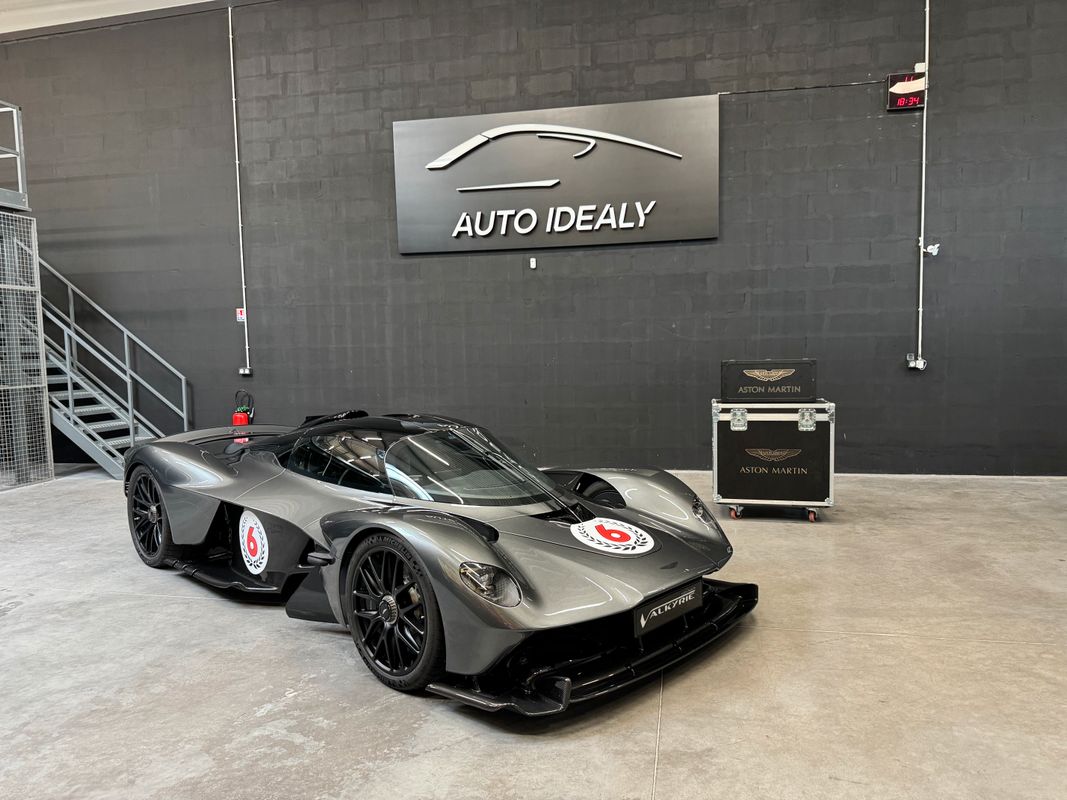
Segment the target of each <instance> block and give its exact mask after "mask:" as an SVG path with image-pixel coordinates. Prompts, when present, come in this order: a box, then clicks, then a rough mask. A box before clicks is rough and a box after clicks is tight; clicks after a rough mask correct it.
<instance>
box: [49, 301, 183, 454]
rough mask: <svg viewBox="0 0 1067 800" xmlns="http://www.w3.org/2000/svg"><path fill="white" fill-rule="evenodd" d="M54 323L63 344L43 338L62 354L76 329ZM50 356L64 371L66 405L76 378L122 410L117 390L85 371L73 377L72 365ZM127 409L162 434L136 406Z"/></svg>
mask: <svg viewBox="0 0 1067 800" xmlns="http://www.w3.org/2000/svg"><path fill="white" fill-rule="evenodd" d="M45 313H46V314H47V313H48V312H47V310H46V311H45ZM56 324H58V325H59V327H60V330H62V331H63V339H64V344H63V345H62V346H61V345H60V344H59V343H58V342H56V341H55V340H54V339H52V337H51V336H49V335H48V334H45V336H44V340H45V341H46V342H47V343H48V345H49V346H50V347H52V349H53V350H55V351H56V352H57V353H62V354H64V355H66V354H67V353H68V352H70V350H71V349H72V348H70V344H69V342H68V339H70V338H75V339H76V341H77V336H78V334H77V332H76V331H72V330H70V329H69V328H67V327H66V326H65V325H63V324H60V323H58V322H57V323H56ZM81 344H82V345H83V346H84V347H86V348H87V349H88V350H89V352H90V353H92V354H93V355H94V356H96V358H100V356H99V355H98V354H97V353H96V352H95V351H94V349H93V347H92V346H91V345H89V344H87V343H85V342H81ZM49 355H50V356H51V354H49ZM51 358H52V362H53V363H54V364H55V365H56V366H57V367H60V368H61V369H63V370H64V372H66V377H67V392H68V399H67V402H68V405H72V403H71V400H72V398H71V397H70V395H71V394H72V393H73V391H74V389H73V381H74V380H77V381H79V382H80V383H82V384H83V385H85V386H86V387H87V388H88V389H89V390H90V391H92V392H94V393H95V394H96V395H97V396H98V398H100V399H103V397H104V396H106V397H108V398H110V399H111V400H112V401H113V402H114V403H116V404H117V405H118V406H119V410H122V407H123V406H124V405H125V404H126V400H125V399H123V398H121V397H119V394H118V392H116V391H115V390H114V389H112V388H111V387H110V386H108V385H107V384H106V383H102V382H101V381H98V380H96V379H95V378H93V377H92V376H91V375H89V374H88V373H85V372H79V373H78V376H77V378H75V377H74V368H73V365H68V364H67V363H64V362H63V361H61V360H60V359H59V358H57V357H55V356H51ZM104 363H105V366H107V367H109V368H110V369H112V370H113V371H114V367H111V365H109V364H107V363H106V362H104ZM116 374H118V373H117V372H116ZM119 377H122V376H121V375H119ZM149 388H151V387H149ZM161 399H163V401H164V402H167V401H166V399H165V398H161ZM129 410H130V411H131V412H132V416H133V420H134V421H136V422H138V423H140V424H141V426H142V427H144V428H145V429H147V430H150V431H152V433H154V434H156V436H162V435H163V432H162V431H161V430H160V429H159V428H158V427H157V426H156V425H155V423H153V422H151V421H150V420H149V419H148V418H147V417H145V415H144V414H142V413H141V412H140V411H138V410H137V409H136V408H130V409H129ZM126 416H127V417H129V414H127V415H126Z"/></svg>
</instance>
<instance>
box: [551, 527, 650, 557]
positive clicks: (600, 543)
mask: <svg viewBox="0 0 1067 800" xmlns="http://www.w3.org/2000/svg"><path fill="white" fill-rule="evenodd" d="M571 534H572V535H573V536H574V538H575V539H577V540H578V541H579V542H581V543H582V544H584V545H586V546H588V547H591V548H592V549H594V550H600V551H601V552H604V553H614V554H616V555H631V556H637V555H641V554H642V553H647V552H649V551H650V550H652V549H653V548H654V547H655V546H656V542H655V541H654V540H653V539H652V536H651V535H650V534H649V533H647V532H646V531H643V530H641V529H640V528H638V527H637V526H636V525H631V524H630V523H628V522H622V521H620V520H617V519H608V518H606V517H597V518H596V519H591V520H589V521H588V522H579V523H578V524H576V525H571Z"/></svg>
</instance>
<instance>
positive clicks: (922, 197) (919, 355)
mask: <svg viewBox="0 0 1067 800" xmlns="http://www.w3.org/2000/svg"><path fill="white" fill-rule="evenodd" d="M923 59H924V61H923V75H924V77H925V78H926V95H925V98H924V102H923V132H922V138H923V142H922V173H921V177H920V179H919V304H918V306H919V307H918V327H917V331H916V342H915V359H914V361H913V362H911V361H910V360H909V362H910V363H909V366H911V365H912V363H914V365H915V366H916V367H917V368H918V369H925V367H926V361H925V360H924V359H923V283H924V281H925V278H926V113H927V108H928V107H929V105H930V0H926V37H925V46H924V53H923Z"/></svg>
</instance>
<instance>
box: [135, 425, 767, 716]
mask: <svg viewBox="0 0 1067 800" xmlns="http://www.w3.org/2000/svg"><path fill="white" fill-rule="evenodd" d="M125 487H126V496H127V509H128V517H129V523H130V531H131V535H132V538H133V545H134V548H135V549H136V551H137V555H138V556H140V558H141V560H142V561H144V563H145V564H147V565H148V566H150V567H173V568H176V569H178V570H181V571H182V572H184V573H186V574H188V575H190V576H192V577H193V578H195V579H197V580H199V581H203V582H204V583H206V584H209V585H211V586H214V587H218V588H222V589H227V590H235V591H237V592H243V593H247V594H249V595H262V596H276V597H278V598H279V602H284V604H285V609H286V612H287V613H288V615H289V616H290V617H294V618H297V619H304V620H315V621H321V622H330V623H338V624H340V625H343V626H345V627H347V628H348V629H349V630H350V631H351V634H352V638H353V640H354V641H355V646H356V648H357V650H358V652H359V654H360V656H361V657H362V659H363V661H364V662H365V663H366V665H367V667H368V668H369V669H370V671H371V672H372V673H373V674H374V675H375V676H376V677H377V678H378V679H379V680H381V682H382V683H384V684H386V685H387V686H390V687H392V688H394V689H398V690H401V691H416V690H423V689H425V690H427V691H429V692H433V693H436V694H438V695H443V696H444V697H447V698H451V699H453V700H457V701H460V702H462V703H466V704H469V705H472V706H476V707H478V708H481V709H485V710H488V711H497V710H502V709H506V710H510V711H515V712H518V713H520V714H525V715H528V716H541V715H547V714H554V713H558V712H561V711H563V710H564V709H566V708H567V707H568V706H570V705H572V704H574V703H579V702H582V701H586V700H590V699H592V698H594V697H598V696H601V695H604V694H607V693H609V692H612V691H615V690H618V689H622V688H623V687H625V686H628V685H629V684H632V683H634V682H637V681H640V680H641V679H643V678H646V677H648V676H650V675H654V674H657V673H659V672H660V671H661V670H663V669H664V668H666V667H667V666H669V665H671V664H673V663H674V662H676V661H678V660H680V659H682V658H685V657H686V656H689V655H691V654H692V653H694V652H696V651H697V650H700V649H701V648H703V647H704V646H706V645H708V644H709V643H710V642H712V641H713V640H715V639H716V638H717V637H719V636H720V635H721V634H723V633H724V632H726V631H727V630H729V629H731V628H732V627H733V626H735V625H736V624H737V622H738V621H739V620H741V619H742V618H743V617H744V616H745V614H747V613H748V612H749V611H750V610H751V609H752V608H753V607H754V606H755V605H756V600H757V594H758V590H757V587H756V586H755V585H753V584H748V583H727V582H724V581H719V580H714V579H712V578H710V577H708V576H710V575H711V574H712V573H715V572H717V571H718V570H719V569H721V568H722V566H723V565H724V564H726V562H727V561H728V560H729V559H730V556H731V554H732V552H733V551H732V548H731V546H730V544H729V542H728V541H727V539H726V536H725V535H724V534H723V531H722V529H721V528H720V527H719V525H718V523H717V522H716V521H715V519H714V518H713V517H712V516H711V514H710V513H709V512H708V510H707V508H706V507H705V506H704V504H703V503H702V502H701V501H700V499H699V498H698V497H697V495H696V494H695V493H694V492H693V491H692V490H691V489H690V488H689V487H688V486H686V485H685V484H684V483H683V482H682V481H680V480H679V479H678V478H676V477H674V476H672V475H671V474H670V473H668V472H665V471H663V470H659V469H543V470H542V469H537V468H535V467H533V466H530V465H528V464H526V463H525V462H524V461H523V460H522V459H521V458H520V457H519V456H517V455H516V454H514V453H513V452H512V451H511V450H509V449H508V448H507V447H506V446H504V445H503V444H502V443H501V442H500V441H499V440H498V439H496V437H494V436H493V435H492V434H491V433H489V432H488V431H487V430H485V429H484V428H481V427H478V426H476V425H472V424H469V423H466V422H462V421H460V420H456V419H451V418H448V417H442V416H434V415H423V414H389V415H384V416H369V415H368V414H367V413H366V412H364V411H349V412H343V413H340V414H334V415H331V416H326V417H319V418H316V419H313V420H308V421H306V422H305V423H304V424H303V425H300V426H299V427H296V428H291V427H282V426H276V425H259V424H256V425H249V426H246V427H240V428H232V427H225V428H212V429H207V430H198V431H188V432H185V433H180V434H177V435H174V436H167V437H165V438H161V439H156V440H153V441H151V442H146V443H144V444H141V445H140V446H138V447H136V448H134V449H132V450H131V451H130V452H129V453H128V454H127V456H126V467H125Z"/></svg>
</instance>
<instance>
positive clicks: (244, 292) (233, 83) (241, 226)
mask: <svg viewBox="0 0 1067 800" xmlns="http://www.w3.org/2000/svg"><path fill="white" fill-rule="evenodd" d="M226 23H227V25H228V27H229V32H230V95H231V98H232V101H233V159H234V177H235V179H236V185H237V254H238V258H239V260H240V263H241V308H243V309H244V310H245V321H244V324H243V325H242V327H243V328H244V329H245V366H244V370H239V372H241V374H243V375H250V374H251V373H252V364H251V360H250V356H249V346H248V284H247V283H246V281H245V223H244V211H243V209H242V204H241V143H240V140H239V138H238V135H237V70H236V67H235V66H234V60H235V54H236V48H235V46H234V40H233V6H227V10H226ZM924 113H925V112H924Z"/></svg>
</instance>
